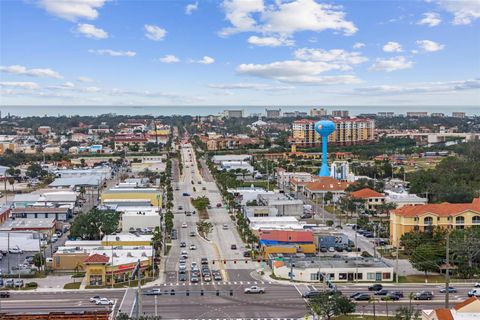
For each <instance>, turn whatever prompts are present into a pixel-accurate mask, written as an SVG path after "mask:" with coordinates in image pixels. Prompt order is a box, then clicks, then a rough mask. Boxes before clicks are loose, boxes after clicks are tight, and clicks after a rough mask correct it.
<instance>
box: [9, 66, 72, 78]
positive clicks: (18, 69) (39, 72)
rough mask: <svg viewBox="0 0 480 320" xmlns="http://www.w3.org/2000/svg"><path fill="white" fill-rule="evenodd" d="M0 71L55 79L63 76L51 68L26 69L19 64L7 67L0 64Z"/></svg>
mask: <svg viewBox="0 0 480 320" xmlns="http://www.w3.org/2000/svg"><path fill="white" fill-rule="evenodd" d="M0 71H1V72H6V73H12V74H19V75H25V76H30V77H41V78H55V79H62V78H63V76H62V75H61V74H60V73H58V72H57V71H54V70H52V69H40V68H34V69H27V68H26V67H24V66H20V65H11V66H7V67H4V66H0Z"/></svg>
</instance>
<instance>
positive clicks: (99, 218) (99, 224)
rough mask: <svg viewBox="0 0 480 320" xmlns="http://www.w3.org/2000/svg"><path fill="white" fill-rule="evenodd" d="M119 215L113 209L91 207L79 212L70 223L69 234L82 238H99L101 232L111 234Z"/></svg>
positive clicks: (116, 226) (117, 222)
mask: <svg viewBox="0 0 480 320" xmlns="http://www.w3.org/2000/svg"><path fill="white" fill-rule="evenodd" d="M119 220H120V216H119V214H118V213H117V212H115V211H110V210H109V211H101V210H97V209H92V210H90V211H89V212H87V213H82V214H79V215H78V216H77V217H76V218H75V220H74V221H73V223H72V227H71V229H70V235H71V236H73V237H80V238H82V239H84V240H100V239H101V237H102V234H103V235H105V234H113V233H115V231H116V230H117V228H118V224H119Z"/></svg>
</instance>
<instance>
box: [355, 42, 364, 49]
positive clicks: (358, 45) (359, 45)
mask: <svg viewBox="0 0 480 320" xmlns="http://www.w3.org/2000/svg"><path fill="white" fill-rule="evenodd" d="M363 47H365V43H363V42H357V43H355V44H354V45H353V49H362V48H363Z"/></svg>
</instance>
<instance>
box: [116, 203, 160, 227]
mask: <svg viewBox="0 0 480 320" xmlns="http://www.w3.org/2000/svg"><path fill="white" fill-rule="evenodd" d="M120 210H121V211H122V212H123V213H122V216H121V217H122V221H121V224H122V231H126V232H128V231H133V230H137V229H144V228H148V229H152V230H153V229H154V228H155V227H158V226H160V215H159V214H158V211H157V210H155V209H152V207H150V208H148V207H147V208H145V207H144V208H143V209H142V208H136V207H132V208H128V209H127V208H121V209H120ZM120 210H119V208H117V211H120Z"/></svg>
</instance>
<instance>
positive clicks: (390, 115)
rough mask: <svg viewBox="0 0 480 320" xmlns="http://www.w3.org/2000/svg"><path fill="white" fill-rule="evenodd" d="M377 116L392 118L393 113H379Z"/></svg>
mask: <svg viewBox="0 0 480 320" xmlns="http://www.w3.org/2000/svg"><path fill="white" fill-rule="evenodd" d="M377 115H378V116H379V117H381V118H393V117H394V116H395V113H394V112H392V111H380V112H379V113H377Z"/></svg>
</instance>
